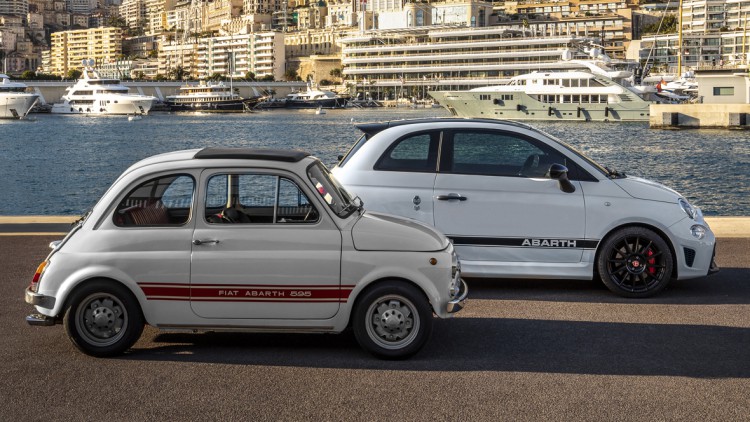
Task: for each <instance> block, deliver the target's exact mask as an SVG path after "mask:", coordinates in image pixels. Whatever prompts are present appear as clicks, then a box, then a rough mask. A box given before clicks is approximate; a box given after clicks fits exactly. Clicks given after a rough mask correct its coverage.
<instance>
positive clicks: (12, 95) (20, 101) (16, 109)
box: [0, 73, 39, 119]
mask: <svg viewBox="0 0 750 422" xmlns="http://www.w3.org/2000/svg"><path fill="white" fill-rule="evenodd" d="M27 88H28V87H27V86H26V84H23V83H21V82H13V81H11V80H10V78H9V77H8V76H7V75H5V74H2V73H0V119H23V118H24V117H26V115H27V114H29V111H31V108H32V107H34V105H35V104H36V102H37V101H39V95H38V94H34V93H30V92H26V89H27Z"/></svg>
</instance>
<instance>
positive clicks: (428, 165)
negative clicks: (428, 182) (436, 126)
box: [375, 132, 440, 172]
mask: <svg viewBox="0 0 750 422" xmlns="http://www.w3.org/2000/svg"><path fill="white" fill-rule="evenodd" d="M439 142H440V133H439V132H427V133H418V134H413V135H410V136H407V137H405V138H401V139H399V140H398V141H396V142H394V143H393V144H392V145H391V146H390V147H389V148H388V149H387V150H386V151H385V153H384V154H383V155H382V156H381V157H380V159H379V160H378V162H377V163H376V164H375V170H386V171H412V172H434V171H435V170H436V164H437V151H438V144H439Z"/></svg>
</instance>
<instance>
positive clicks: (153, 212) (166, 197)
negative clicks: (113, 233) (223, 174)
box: [113, 174, 195, 227]
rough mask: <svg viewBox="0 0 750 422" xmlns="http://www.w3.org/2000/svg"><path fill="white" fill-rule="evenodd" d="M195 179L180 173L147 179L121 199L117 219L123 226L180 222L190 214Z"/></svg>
mask: <svg viewBox="0 0 750 422" xmlns="http://www.w3.org/2000/svg"><path fill="white" fill-rule="evenodd" d="M194 191H195V181H194V180H193V177H192V176H189V175H186V174H177V175H169V176H163V177H158V178H155V179H151V180H148V181H146V182H144V183H141V184H140V185H138V186H136V187H135V188H134V189H132V190H131V191H130V192H129V193H128V194H127V196H125V198H124V199H123V200H122V201H120V203H119V204H118V206H117V209H116V210H115V213H114V217H113V218H114V223H115V225H117V226H120V227H136V226H179V225H183V224H185V223H186V222H187V221H188V220H189V219H190V215H191V210H192V204H193V192H194Z"/></svg>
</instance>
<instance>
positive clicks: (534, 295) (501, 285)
mask: <svg viewBox="0 0 750 422" xmlns="http://www.w3.org/2000/svg"><path fill="white" fill-rule="evenodd" d="M467 283H468V285H469V298H470V299H489V300H536V301H549V302H581V303H639V304H643V303H648V304H663V305H747V304H750V269H748V268H723V269H722V270H721V271H720V272H719V273H717V274H715V275H711V276H708V277H699V278H694V279H690V280H672V281H671V282H670V283H669V285H668V286H667V287H666V289H664V290H663V291H661V292H660V293H659V294H657V295H656V296H654V297H650V298H644V299H629V298H623V297H620V296H617V295H615V294H614V293H612V292H610V291H609V290H608V289H607V288H606V287H605V286H604V284H603V283H602V282H601V281H600V280H599V279H598V278H597V279H595V280H519V279H480V278H473V279H467Z"/></svg>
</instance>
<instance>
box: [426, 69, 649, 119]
mask: <svg viewBox="0 0 750 422" xmlns="http://www.w3.org/2000/svg"><path fill="white" fill-rule="evenodd" d="M615 75H616V76H617V78H618V79H621V78H623V77H627V76H628V75H626V74H625V73H623V72H617V73H616V74H613V76H615ZM429 94H430V96H432V97H433V98H434V99H435V100H436V101H438V102H439V103H440V104H441V105H443V106H444V107H445V108H447V109H448V110H449V111H450V112H451V113H452V114H453V115H455V116H459V117H485V118H495V119H511V120H579V121H647V120H648V118H649V107H650V103H649V102H648V101H645V100H644V99H643V98H641V97H640V96H638V95H637V94H636V93H635V92H633V91H631V90H629V89H628V88H626V87H625V86H623V85H621V84H619V83H617V82H616V81H615V80H614V79H613V78H612V77H609V76H608V75H607V73H606V72H589V71H580V70H575V71H560V72H531V73H528V74H525V75H520V76H516V77H513V78H511V80H510V82H509V83H508V84H507V85H496V86H489V87H483V88H475V89H471V90H468V91H431V92H429Z"/></svg>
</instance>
